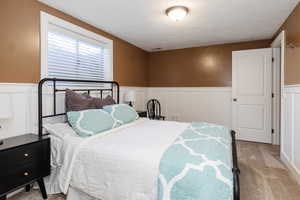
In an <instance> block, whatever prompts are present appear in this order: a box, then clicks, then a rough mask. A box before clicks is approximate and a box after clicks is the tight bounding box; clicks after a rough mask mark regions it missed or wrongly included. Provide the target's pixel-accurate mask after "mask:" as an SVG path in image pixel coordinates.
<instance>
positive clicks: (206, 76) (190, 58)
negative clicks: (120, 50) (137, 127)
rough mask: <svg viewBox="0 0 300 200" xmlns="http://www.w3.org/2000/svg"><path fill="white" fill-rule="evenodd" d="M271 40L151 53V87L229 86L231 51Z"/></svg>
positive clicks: (260, 46) (264, 46)
mask: <svg viewBox="0 0 300 200" xmlns="http://www.w3.org/2000/svg"><path fill="white" fill-rule="evenodd" d="M270 43H271V40H262V41H253V42H243V43H235V44H224V45H214V46H208V47H196V48H187V49H178V50H170V51H161V52H154V53H150V55H149V69H148V71H149V74H148V81H149V82H148V85H149V86H150V87H218V86H231V60H232V59H231V53H232V51H236V50H245V49H256V48H266V47H269V46H270Z"/></svg>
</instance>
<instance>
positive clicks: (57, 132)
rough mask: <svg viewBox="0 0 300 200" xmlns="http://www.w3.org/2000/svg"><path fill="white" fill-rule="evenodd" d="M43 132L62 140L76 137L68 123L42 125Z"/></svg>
mask: <svg viewBox="0 0 300 200" xmlns="http://www.w3.org/2000/svg"><path fill="white" fill-rule="evenodd" d="M43 127H44V128H45V130H46V131H47V132H48V133H49V134H51V135H54V136H56V137H58V138H61V139H63V138H64V137H66V136H70V135H71V136H77V134H76V132H75V131H74V130H73V129H72V127H71V126H70V125H69V124H68V123H55V124H44V125H43Z"/></svg>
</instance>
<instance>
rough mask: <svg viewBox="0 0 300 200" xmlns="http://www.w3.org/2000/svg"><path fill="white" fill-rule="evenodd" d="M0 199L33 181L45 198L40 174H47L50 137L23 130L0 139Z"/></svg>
mask: <svg viewBox="0 0 300 200" xmlns="http://www.w3.org/2000/svg"><path fill="white" fill-rule="evenodd" d="M0 162H1V165H0V199H1V200H2V199H6V195H7V194H8V193H10V192H12V191H14V190H16V189H19V188H21V187H26V191H29V190H30V184H32V183H33V182H35V181H37V182H38V185H39V187H40V191H41V193H42V196H43V198H44V199H47V193H46V190H45V185H44V180H43V178H44V177H46V176H48V175H50V138H46V137H45V138H41V139H39V137H38V135H34V134H26V135H22V136H17V137H11V138H7V139H4V140H3V144H2V145H0Z"/></svg>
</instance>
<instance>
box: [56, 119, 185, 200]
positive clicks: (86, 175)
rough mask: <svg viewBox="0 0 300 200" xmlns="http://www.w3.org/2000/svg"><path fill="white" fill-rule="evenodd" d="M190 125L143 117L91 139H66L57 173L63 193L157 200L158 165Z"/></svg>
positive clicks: (114, 199) (106, 199)
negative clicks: (71, 191)
mask: <svg viewBox="0 0 300 200" xmlns="http://www.w3.org/2000/svg"><path fill="white" fill-rule="evenodd" d="M187 126H188V124H187V123H179V122H168V121H155V120H147V119H139V120H137V121H135V122H133V123H130V124H127V125H124V126H122V127H119V128H116V129H113V130H110V131H107V132H105V133H102V134H99V135H96V136H92V137H89V138H85V139H83V138H80V137H77V136H74V135H72V136H66V137H64V138H63V145H62V148H61V153H60V155H57V158H58V157H59V159H56V160H58V162H59V160H60V161H62V163H61V167H60V170H59V172H58V173H57V175H58V176H57V177H58V183H59V187H60V190H61V191H62V192H64V193H67V190H68V187H69V186H70V185H71V186H72V187H74V188H76V189H79V190H81V191H83V192H85V193H87V194H89V195H90V196H92V197H95V198H97V199H101V200H119V199H120V200H121V199H122V200H155V199H156V196H157V178H158V171H159V162H160V159H161V157H162V154H163V153H164V151H165V150H166V149H167V148H168V147H169V145H171V144H172V142H173V141H174V140H175V139H176V137H177V136H178V135H179V134H180V133H182V131H183V130H184V129H185V128H187Z"/></svg>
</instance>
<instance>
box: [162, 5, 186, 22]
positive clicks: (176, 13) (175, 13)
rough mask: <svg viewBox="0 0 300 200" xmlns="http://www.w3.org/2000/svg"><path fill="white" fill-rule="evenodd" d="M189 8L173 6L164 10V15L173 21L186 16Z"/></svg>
mask: <svg viewBox="0 0 300 200" xmlns="http://www.w3.org/2000/svg"><path fill="white" fill-rule="evenodd" d="M188 12H189V9H188V8H187V7H185V6H173V7H170V8H168V9H167V10H166V15H167V16H169V17H170V18H171V19H172V20H174V21H176V22H177V21H180V20H182V19H183V18H184V17H185V16H187V14H188Z"/></svg>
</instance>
